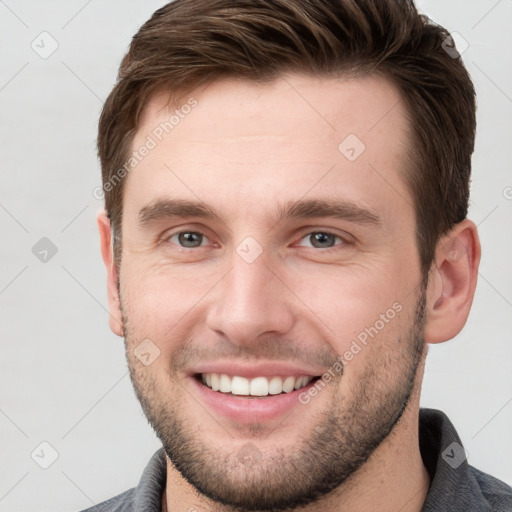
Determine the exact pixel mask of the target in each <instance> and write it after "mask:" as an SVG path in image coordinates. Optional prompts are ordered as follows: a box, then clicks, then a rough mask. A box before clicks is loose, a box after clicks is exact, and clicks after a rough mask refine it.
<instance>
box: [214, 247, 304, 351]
mask: <svg viewBox="0 0 512 512" xmlns="http://www.w3.org/2000/svg"><path fill="white" fill-rule="evenodd" d="M212 299H213V300H212V303H211V304H210V307H209V311H208V314H207V326H208V327H209V328H210V329H211V330H213V331H215V332H216V333H217V334H220V335H224V336H226V337H227V338H228V339H229V340H230V341H231V342H233V343H235V344H238V345H243V344H251V343H253V342H255V341H257V339H258V337H260V336H262V335H267V336H268V335H269V334H273V335H282V334H284V333H286V332H288V331H289V330H290V329H291V327H292V325H293V322H294V313H293V309H292V307H293V303H292V301H293V293H292V292H291V291H290V290H289V289H288V288H287V285H286V284H285V282H284V279H283V278H282V277H281V276H279V272H278V271H276V270H275V269H272V270H271V269H270V268H269V267H268V266H267V264H266V262H265V260H264V258H263V256H260V257H259V258H258V259H257V260H256V261H253V262H252V263H247V262H246V261H244V260H243V259H242V258H240V257H239V256H238V255H237V254H234V257H233V264H232V268H231V270H230V271H229V272H228V273H227V275H226V276H225V277H224V279H222V281H221V282H220V283H219V284H218V285H217V287H216V293H215V294H214V296H213V297H212Z"/></svg>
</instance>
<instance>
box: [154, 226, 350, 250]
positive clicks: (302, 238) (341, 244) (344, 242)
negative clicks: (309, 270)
mask: <svg viewBox="0 0 512 512" xmlns="http://www.w3.org/2000/svg"><path fill="white" fill-rule="evenodd" d="M183 233H193V234H196V235H201V236H202V237H204V238H206V239H207V240H208V237H207V236H206V235H205V234H204V233H201V232H200V231H193V230H183V231H177V232H176V233H172V234H170V235H168V236H165V237H164V239H163V242H164V243H165V242H168V243H171V244H173V245H176V246H177V247H179V248H180V249H182V250H185V251H188V250H191V249H200V248H201V247H203V245H199V246H197V247H184V246H182V245H179V244H177V243H173V242H170V240H171V238H173V237H175V236H179V235H181V234H183ZM315 234H322V235H327V236H332V237H334V238H336V239H338V240H340V241H341V243H335V244H334V245H333V246H332V247H323V248H322V247H309V248H310V249H318V250H323V251H327V250H329V249H335V248H336V247H339V246H343V245H347V244H349V242H348V241H347V240H346V239H344V238H343V237H342V236H341V235H338V234H336V233H333V232H331V231H328V230H315V231H310V232H308V233H307V234H305V235H304V236H302V237H301V238H300V241H302V240H304V239H305V238H307V237H311V236H312V235H315ZM303 247H304V246H303Z"/></svg>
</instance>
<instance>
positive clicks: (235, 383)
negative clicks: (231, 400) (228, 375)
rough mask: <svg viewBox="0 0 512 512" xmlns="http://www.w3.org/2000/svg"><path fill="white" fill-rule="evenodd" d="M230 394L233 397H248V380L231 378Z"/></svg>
mask: <svg viewBox="0 0 512 512" xmlns="http://www.w3.org/2000/svg"><path fill="white" fill-rule="evenodd" d="M231 393H233V395H248V394H249V379H246V378H245V377H238V376H237V377H233V378H232V379H231Z"/></svg>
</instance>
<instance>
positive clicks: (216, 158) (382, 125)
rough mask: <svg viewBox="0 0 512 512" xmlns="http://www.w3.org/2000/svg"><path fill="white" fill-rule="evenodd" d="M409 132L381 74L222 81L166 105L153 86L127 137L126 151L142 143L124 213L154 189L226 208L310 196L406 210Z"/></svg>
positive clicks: (140, 204) (392, 90)
mask: <svg viewBox="0 0 512 512" xmlns="http://www.w3.org/2000/svg"><path fill="white" fill-rule="evenodd" d="M410 131H411V130H410V127H409V121H408V120H407V115H406V110H405V106H404V103H403V101H402V99H401V96H400V94H399V91H398V90H397V88H396V87H395V86H394V85H393V84H392V83H391V82H390V81H389V80H387V79H385V78H383V77H381V76H370V77H365V78H362V79H333V78H318V77H310V76H304V75H300V74H289V75H285V76H282V77H280V78H278V79H276V80H274V81H273V82H270V83H266V84H256V83H254V82H247V81H240V80H235V79H223V80H217V81H215V82H212V83H210V84H207V85H205V86H202V87H200V88H197V89H195V90H193V91H191V92H189V93H187V94H182V95H179V96H178V95H175V96H174V102H173V104H169V94H168V93H167V92H164V91H162V92H159V93H158V94H155V95H154V96H153V97H152V98H151V99H150V101H149V102H148V104H147V105H146V107H145V109H144V112H143V116H142V118H141V124H140V127H139V129H138V131H137V133H136V135H135V137H134V140H133V142H132V147H131V151H132V152H138V151H139V149H140V148H142V147H143V146H145V145H146V146H149V145H150V146H151V149H150V150H149V151H144V152H145V156H144V158H143V159H141V160H140V161H138V162H137V164H136V166H134V167H133V168H132V170H131V171H130V173H129V175H128V178H127V184H126V193H125V201H126V202H125V213H126V212H127V211H130V208H131V204H132V203H135V206H134V207H133V208H134V209H133V213H135V207H136V206H138V207H143V206H146V205H147V203H148V202H149V201H150V200H151V199H159V198H161V197H160V196H162V195H165V196H178V197H182V196H187V197H188V198H190V199H192V198H194V196H195V199H198V198H200V199H201V200H204V201H206V202H208V203H209V204H210V202H216V203H217V205H218V206H222V207H224V208H226V209H231V210H232V212H231V213H234V211H235V209H236V207H237V205H240V204H245V205H246V206H247V207H249V208H250V207H251V206H257V207H258V210H259V211H261V210H263V209H262V206H264V203H262V199H263V198H265V199H266V200H268V201H269V203H270V202H272V203H274V204H275V203H276V202H286V201H287V200H295V199H297V196H304V195H305V194H308V193H314V194H316V195H319V196H323V197H325V198H327V197H329V198H335V196H336V195H339V194H341V195H344V196H347V197H350V196H352V197H355V199H356V202H360V203H366V204H368V205H369V206H370V207H372V208H375V207H376V208H381V209H383V210H396V207H397V202H398V201H400V202H405V203H406V204H404V205H402V206H403V208H404V211H403V212H402V214H404V213H408V214H410V213H411V212H412V198H411V196H410V194H409V191H408V190H407V187H406V185H405V182H404V180H403V173H405V172H407V165H408V158H407V149H408V147H409V145H410V136H409V134H410ZM234 190H236V198H234V197H233V191H234ZM130 201H132V203H130V204H128V203H129V202H130ZM214 206H215V205H214ZM406 210H408V212H406ZM274 211H275V208H274Z"/></svg>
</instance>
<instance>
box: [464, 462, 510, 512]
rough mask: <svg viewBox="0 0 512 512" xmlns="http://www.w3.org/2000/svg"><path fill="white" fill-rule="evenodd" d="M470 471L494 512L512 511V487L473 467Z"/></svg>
mask: <svg viewBox="0 0 512 512" xmlns="http://www.w3.org/2000/svg"><path fill="white" fill-rule="evenodd" d="M468 469H469V474H470V475H471V476H472V477H473V478H474V481H475V482H476V484H477V485H478V488H479V489H480V492H481V493H482V496H483V497H484V498H485V500H486V501H487V503H489V505H490V506H491V507H492V508H491V510H492V511H493V512H510V511H511V510H512V487H510V486H509V485H507V484H506V483H505V482H503V481H501V480H498V479H497V478H495V477H494V476H491V475H489V474H487V473H484V472H483V471H480V470H479V469H476V468H474V467H473V466H469V468H468Z"/></svg>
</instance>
